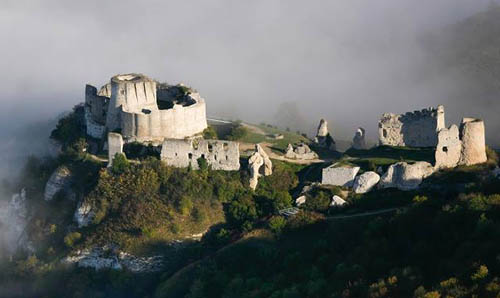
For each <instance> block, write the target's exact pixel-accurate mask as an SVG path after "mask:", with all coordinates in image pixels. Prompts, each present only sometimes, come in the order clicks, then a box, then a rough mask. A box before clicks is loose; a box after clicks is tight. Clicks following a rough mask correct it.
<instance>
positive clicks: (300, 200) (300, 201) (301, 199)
mask: <svg viewBox="0 0 500 298" xmlns="http://www.w3.org/2000/svg"><path fill="white" fill-rule="evenodd" d="M306 201H307V197H306V196H305V195H302V196H300V197H298V198H296V199H295V205H297V206H300V205H303V204H305V203H306Z"/></svg>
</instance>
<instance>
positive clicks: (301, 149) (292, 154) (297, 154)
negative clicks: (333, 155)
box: [285, 143, 318, 160]
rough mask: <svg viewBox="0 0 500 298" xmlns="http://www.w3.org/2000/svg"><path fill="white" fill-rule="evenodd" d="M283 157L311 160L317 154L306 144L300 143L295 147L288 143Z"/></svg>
mask: <svg viewBox="0 0 500 298" xmlns="http://www.w3.org/2000/svg"><path fill="white" fill-rule="evenodd" d="M285 157H286V158H289V159H298V160H312V159H317V158H318V154H316V152H314V151H312V150H311V148H309V146H307V144H304V143H301V144H299V145H298V146H297V147H295V148H294V147H293V146H292V144H288V147H287V149H286V153H285Z"/></svg>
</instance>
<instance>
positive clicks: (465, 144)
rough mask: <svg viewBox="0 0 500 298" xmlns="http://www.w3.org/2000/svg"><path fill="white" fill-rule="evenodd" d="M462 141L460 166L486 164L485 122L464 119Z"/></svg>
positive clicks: (461, 128)
mask: <svg viewBox="0 0 500 298" xmlns="http://www.w3.org/2000/svg"><path fill="white" fill-rule="evenodd" d="M460 136H461V140H462V157H461V159H460V164H462V165H466V166H471V165H475V164H480V163H484V162H486V161H487V160H488V158H487V156H486V140H485V135H484V122H483V121H482V120H479V119H472V118H464V119H463V120H462V124H461V125H460Z"/></svg>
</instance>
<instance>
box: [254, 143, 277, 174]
mask: <svg viewBox="0 0 500 298" xmlns="http://www.w3.org/2000/svg"><path fill="white" fill-rule="evenodd" d="M255 151H256V152H258V153H259V154H260V155H261V156H262V159H263V161H264V176H269V175H272V174H273V163H272V162H271V159H270V158H269V156H268V155H267V153H266V151H264V149H263V148H262V147H261V146H260V145H259V144H257V145H255Z"/></svg>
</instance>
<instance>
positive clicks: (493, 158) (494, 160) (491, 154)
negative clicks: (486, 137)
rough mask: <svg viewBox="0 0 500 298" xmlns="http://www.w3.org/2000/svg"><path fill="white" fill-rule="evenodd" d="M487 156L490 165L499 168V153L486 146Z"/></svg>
mask: <svg viewBox="0 0 500 298" xmlns="http://www.w3.org/2000/svg"><path fill="white" fill-rule="evenodd" d="M486 156H487V157H488V163H489V164H491V165H494V166H498V165H499V162H500V158H499V156H498V153H497V152H496V151H495V150H493V149H491V148H490V147H489V146H486Z"/></svg>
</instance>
